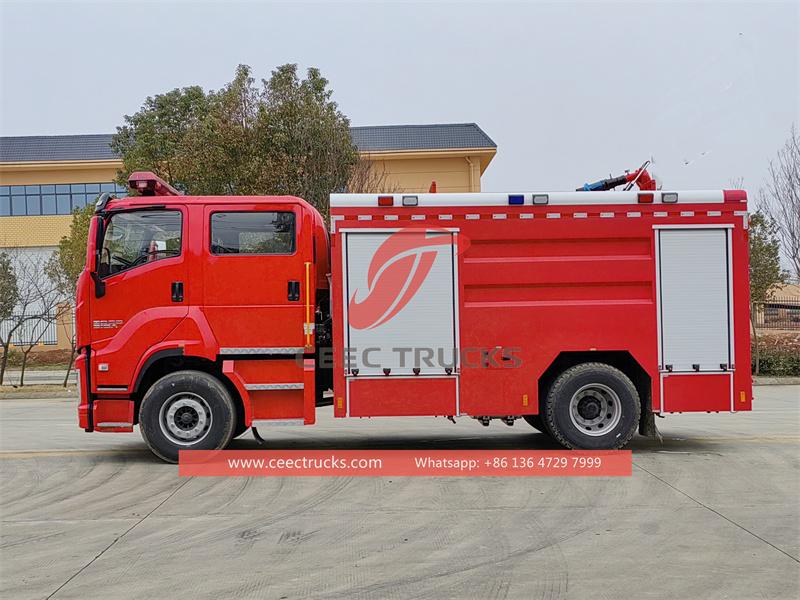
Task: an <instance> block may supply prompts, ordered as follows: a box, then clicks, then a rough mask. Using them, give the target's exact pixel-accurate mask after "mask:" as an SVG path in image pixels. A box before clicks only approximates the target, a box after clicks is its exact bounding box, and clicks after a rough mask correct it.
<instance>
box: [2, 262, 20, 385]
mask: <svg viewBox="0 0 800 600" xmlns="http://www.w3.org/2000/svg"><path fill="white" fill-rule="evenodd" d="M18 299H19V288H18V286H17V274H16V272H15V271H14V265H12V264H11V258H10V257H9V256H8V254H6V253H5V252H0V323H2V324H3V327H0V343H1V344H2V346H3V357H2V359H0V385H2V383H3V376H4V375H5V372H6V365H7V364H8V351H9V347H10V346H11V336H12V335H13V333H14V332H13V331H8V332H7V333H4V332H3V331H4V330H5V328H6V327H9V328H10V327H12V326H13V324H12V323H7V322H6V320H7V319H8V318H9V317H11V315H12V314H13V312H14V307H15V306H16V305H17V300H18Z"/></svg>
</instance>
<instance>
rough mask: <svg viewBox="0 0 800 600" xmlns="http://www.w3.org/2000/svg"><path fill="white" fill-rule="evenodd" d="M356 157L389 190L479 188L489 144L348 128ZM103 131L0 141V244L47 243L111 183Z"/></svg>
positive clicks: (475, 132)
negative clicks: (357, 151)
mask: <svg viewBox="0 0 800 600" xmlns="http://www.w3.org/2000/svg"><path fill="white" fill-rule="evenodd" d="M352 135H353V141H354V142H355V144H356V146H357V147H358V149H359V151H360V152H361V154H362V156H363V157H365V158H366V159H368V161H369V162H370V164H371V165H372V166H373V172H375V173H378V174H380V175H382V177H383V182H384V183H385V185H386V186H387V189H390V190H392V191H408V192H411V191H415V192H425V191H428V189H429V188H430V185H431V182H433V181H435V182H436V187H437V191H439V192H479V191H480V189H481V175H482V174H483V172H484V171H485V170H486V167H487V166H488V165H489V163H490V162H491V160H492V158H494V155H495V153H496V152H497V146H496V145H495V143H494V142H493V141H492V140H491V138H489V136H487V135H486V134H485V133H484V132H483V131H482V130H481V128H480V127H478V126H477V125H476V124H474V123H464V124H437V125H388V126H377V127H353V129H352ZM110 141H111V135H106V134H100V135H63V136H26V137H2V138H0V248H13V247H17V248H19V247H28V248H30V247H37V248H52V247H54V246H55V245H56V244H57V243H58V240H59V239H60V238H61V236H63V235H65V234H66V233H67V231H68V230H69V223H70V216H69V215H70V213H71V212H72V210H74V209H75V208H77V207H82V206H84V205H85V204H86V203H87V202H92V201H93V200H94V198H96V197H97V195H98V194H99V193H100V192H105V191H108V192H113V193H115V194H116V195H118V196H119V195H122V194H124V193H125V189H124V188H122V187H120V186H117V185H115V184H114V183H113V181H114V179H115V177H116V173H117V170H119V169H120V168H121V167H122V162H121V161H120V160H119V158H118V157H117V156H115V155H114V153H113V152H112V151H111V148H110V146H109V143H110Z"/></svg>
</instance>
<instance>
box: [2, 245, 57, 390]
mask: <svg viewBox="0 0 800 600" xmlns="http://www.w3.org/2000/svg"><path fill="white" fill-rule="evenodd" d="M9 259H10V263H11V265H12V266H13V270H14V274H15V276H16V288H17V294H16V297H17V300H16V303H15V304H14V307H13V309H12V311H11V313H10V314H9V315H8V316H7V317H6V319H5V321H4V325H5V326H4V327H3V331H2V332H0V344H2V347H3V357H2V361H1V362H0V383H2V381H3V377H4V376H5V371H6V367H7V365H8V353H9V349H10V347H11V344H12V342H13V341H14V340H17V341H16V342H14V343H15V344H16V345H18V346H20V348H22V352H23V365H22V373H21V376H20V384H21V385H22V384H24V381H25V380H24V377H25V364H26V363H27V358H28V355H29V354H30V352H31V350H32V349H33V347H34V346H35V345H36V344H37V343H38V342H39V341H40V340H41V339H42V337H43V336H44V334H45V332H46V329H47V325H48V324H49V323H50V322H52V321H53V319H54V318H55V308H56V306H57V305H58V301H59V294H58V290H57V289H56V287H55V285H53V284H52V283H51V282H50V281H49V279H48V278H47V277H45V276H44V273H43V272H44V259H43V258H42V257H41V255H36V254H32V255H29V254H26V253H23V252H19V251H17V253H16V254H13V255H11V256H10V257H9Z"/></svg>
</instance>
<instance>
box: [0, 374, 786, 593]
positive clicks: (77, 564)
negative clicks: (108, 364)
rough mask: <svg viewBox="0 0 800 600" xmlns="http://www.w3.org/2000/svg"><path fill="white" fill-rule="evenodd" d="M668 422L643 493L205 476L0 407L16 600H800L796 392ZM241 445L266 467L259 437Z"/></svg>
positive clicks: (424, 429) (342, 441)
mask: <svg viewBox="0 0 800 600" xmlns="http://www.w3.org/2000/svg"><path fill="white" fill-rule="evenodd" d="M756 392H757V394H756V395H757V401H756V402H755V403H754V404H755V407H756V409H755V411H754V412H753V413H743V414H737V415H729V414H722V415H706V414H700V415H676V416H672V417H669V418H667V419H665V420H659V421H658V425H659V426H660V429H661V431H662V433H663V435H664V441H663V443H659V442H658V441H654V440H649V439H645V438H641V437H637V438H635V439H634V442H633V444H632V448H633V451H634V469H633V476H632V477H629V478H598V479H590V478H586V479H581V478H535V477H528V478H489V477H485V478H479V477H476V478H469V477H460V478H423V477H417V478H347V477H336V478H274V479H269V478H252V479H248V478H197V479H180V478H178V475H177V467H175V466H174V465H167V464H163V463H161V462H159V461H157V460H156V459H155V458H154V457H153V456H152V455H151V454H150V453H149V452H148V451H147V450H146V449H145V447H144V443H143V442H142V441H141V438H140V437H139V435H138V433H137V434H85V433H83V432H81V431H80V430H79V429H78V428H77V425H76V416H75V400H74V399H71V398H65V399H44V400H29V399H6V400H0V482H2V483H1V484H0V485H1V486H2V487H1V488H0V518H1V527H2V529H0V597H2V598H9V599H10V598H51V597H53V598H81V599H83V598H103V599H107V598H146V599H149V600H152V599H154V598H173V597H177V598H184V597H191V598H215V599H217V598H275V599H277V600H281V599H285V600H288V599H290V598H292V599H293V598H323V597H324V598H376V599H384V598H470V599H472V598H526V599H527V598H537V599H538V598H543V599H544V598H591V599H593V600H594V599H606V598H607V599H609V600H612V599H613V600H617V599H624V598H637V599H641V598H704V599H722V598H726V599H731V598H734V599H735V598H742V599H751V598H798V596H799V595H800V562H798V557H800V509H799V508H798V507H799V506H800V505H799V504H798V497H800V387H796V386H767V387H759V388H756ZM319 420H320V423H319V424H318V425H317V426H315V427H313V428H305V429H303V428H298V429H292V430H284V429H282V430H280V431H275V432H268V433H269V434H270V436H269V440H268V446H267V447H269V448H292V449H301V448H340V449H345V448H406V447H416V448H426V449H430V448H486V449H507V448H528V449H551V448H554V447H555V446H554V445H553V443H552V442H551V441H550V440H549V439H548V438H547V437H546V436H544V435H543V434H539V433H537V432H535V431H534V430H533V429H531V428H529V427H528V426H527V425H526V424H525V423H517V424H516V425H515V426H514V427H506V426H505V425H502V424H499V423H493V424H492V425H491V427H489V428H488V429H484V428H482V427H481V426H480V425H478V424H477V423H475V422H474V421H472V420H469V419H461V420H459V422H458V424H456V425H453V424H451V423H449V422H447V421H445V420H443V419H384V420H380V419H373V420H352V421H350V420H341V421H339V420H336V421H335V420H334V419H333V418H332V417H331V413H330V408H325V409H320V419H319ZM235 447H237V448H255V447H256V446H255V443H254V442H253V441H252V439H251V438H245V439H243V440H237V442H235Z"/></svg>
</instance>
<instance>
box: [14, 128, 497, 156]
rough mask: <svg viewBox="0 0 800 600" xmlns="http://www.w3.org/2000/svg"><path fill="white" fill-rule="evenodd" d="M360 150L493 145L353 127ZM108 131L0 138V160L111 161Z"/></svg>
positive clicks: (470, 134) (473, 137)
mask: <svg viewBox="0 0 800 600" xmlns="http://www.w3.org/2000/svg"><path fill="white" fill-rule="evenodd" d="M351 132H352V135H353V142H354V143H355V144H356V146H357V147H358V149H359V150H360V151H361V152H387V151H388V152H391V151H396V152H401V151H404V150H455V149H461V148H496V147H497V145H496V144H495V143H494V142H493V141H492V139H491V138H490V137H489V136H488V135H486V134H485V133H484V132H483V130H482V129H481V128H480V127H478V126H477V125H476V124H475V123H457V124H436V125H379V126H375V127H372V126H368V127H353V128H352V129H351ZM110 143H111V134H106V133H100V134H91V135H30V136H15V137H6V136H4V137H0V162H29V161H61V160H114V159H116V158H117V155H116V154H114V152H113V151H112V150H111V147H110Z"/></svg>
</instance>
